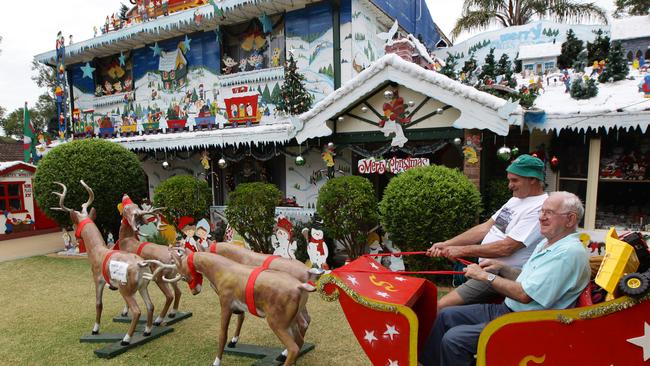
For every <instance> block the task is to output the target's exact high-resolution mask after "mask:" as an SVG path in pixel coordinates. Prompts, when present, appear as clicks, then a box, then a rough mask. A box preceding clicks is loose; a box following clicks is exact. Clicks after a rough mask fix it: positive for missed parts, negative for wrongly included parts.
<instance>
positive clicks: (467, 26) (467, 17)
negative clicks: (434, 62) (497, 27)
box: [451, 10, 507, 39]
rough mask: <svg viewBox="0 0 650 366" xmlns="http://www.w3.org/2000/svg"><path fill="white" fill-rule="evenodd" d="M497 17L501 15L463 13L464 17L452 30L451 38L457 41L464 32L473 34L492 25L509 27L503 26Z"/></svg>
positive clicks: (459, 19) (457, 21) (480, 12)
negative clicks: (499, 24) (472, 32)
mask: <svg viewBox="0 0 650 366" xmlns="http://www.w3.org/2000/svg"><path fill="white" fill-rule="evenodd" d="M497 16H499V15H498V14H496V13H495V12H493V11H487V10H484V11H470V12H468V13H463V15H462V16H461V17H460V18H458V20H456V24H455V25H454V28H453V29H452V30H451V37H452V39H455V38H456V37H458V36H459V35H460V34H461V33H462V32H464V31H467V32H471V31H473V30H480V29H485V28H487V27H489V26H490V25H493V24H497V23H501V24H502V25H504V26H507V24H503V23H502V22H501V21H500V20H498V18H497Z"/></svg>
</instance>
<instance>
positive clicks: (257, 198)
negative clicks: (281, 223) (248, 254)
mask: <svg viewBox="0 0 650 366" xmlns="http://www.w3.org/2000/svg"><path fill="white" fill-rule="evenodd" d="M228 198H229V202H228V207H226V219H227V220H228V223H229V224H230V226H231V227H233V228H234V229H235V230H237V232H238V233H239V234H241V235H242V236H243V237H244V239H245V240H246V242H247V243H248V244H249V245H250V246H251V248H252V249H253V250H254V251H256V252H258V253H271V252H272V251H273V247H272V245H271V235H273V228H274V227H275V207H276V206H277V205H278V204H280V200H281V199H282V192H280V190H279V189H278V188H277V187H276V186H274V185H273V184H270V183H261V182H255V183H242V184H239V185H238V186H237V187H236V188H235V190H234V191H232V192H230V194H229V197H228Z"/></svg>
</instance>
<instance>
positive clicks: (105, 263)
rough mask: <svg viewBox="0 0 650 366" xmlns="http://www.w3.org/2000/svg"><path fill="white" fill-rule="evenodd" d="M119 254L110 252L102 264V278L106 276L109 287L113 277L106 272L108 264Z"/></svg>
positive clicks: (114, 251)
mask: <svg viewBox="0 0 650 366" xmlns="http://www.w3.org/2000/svg"><path fill="white" fill-rule="evenodd" d="M84 221H85V220H84ZM117 252H118V251H117V250H109V251H108V253H107V254H106V257H104V261H103V262H102V276H104V281H106V283H108V284H109V285H110V284H111V277H110V276H109V275H108V271H106V265H107V264H108V261H109V260H111V256H113V254H115V253H117Z"/></svg>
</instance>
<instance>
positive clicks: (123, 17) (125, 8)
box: [119, 3, 129, 22]
mask: <svg viewBox="0 0 650 366" xmlns="http://www.w3.org/2000/svg"><path fill="white" fill-rule="evenodd" d="M128 12H129V7H128V6H126V5H124V4H122V3H120V11H119V14H120V15H119V17H120V20H121V21H123V22H126V21H127V16H126V13H128Z"/></svg>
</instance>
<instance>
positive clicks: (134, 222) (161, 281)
mask: <svg viewBox="0 0 650 366" xmlns="http://www.w3.org/2000/svg"><path fill="white" fill-rule="evenodd" d="M160 210H161V209H160V208H158V209H153V208H149V209H148V210H142V209H140V208H139V207H138V205H136V204H134V203H133V201H131V198H129V196H128V195H126V194H125V195H124V196H123V197H122V224H121V225H120V234H119V241H118V243H119V249H120V250H124V251H126V252H129V253H135V254H137V255H138V256H140V257H142V258H144V259H146V260H151V261H154V260H155V262H151V263H158V262H161V263H166V264H173V263H174V261H173V260H172V257H171V255H170V254H169V248H167V247H164V246H162V245H156V244H153V243H149V242H141V241H140V240H139V236H142V234H141V233H140V232H139V230H138V228H139V225H140V223H142V222H147V221H148V220H147V217H148V216H151V217H153V218H154V219H155V220H156V221H157V222H158V224H159V223H160V221H159V220H158V216H157V213H158V211H160ZM134 228H135V229H134ZM154 268H156V269H157V268H161V272H159V273H160V274H159V275H156V276H155V277H153V281H154V282H155V283H156V285H157V286H158V288H160V291H162V293H163V294H164V295H165V305H164V306H163V308H162V311H161V312H160V315H158V317H156V320H154V322H153V324H154V325H156V326H158V325H160V324H162V322H163V320H164V319H165V315H167V312H168V311H169V307H170V306H171V305H172V301H173V302H174V306H173V307H172V310H171V312H169V317H170V318H174V317H175V316H176V312H177V311H178V304H179V302H180V300H181V290H180V289H179V288H178V284H177V283H176V282H172V283H171V287H172V288H170V287H169V285H170V284H168V281H166V280H165V277H167V276H173V275H175V274H176V270H175V268H171V269H170V268H163V267H160V266H158V265H157V264H154ZM172 289H173V291H172ZM127 310H128V309H127V308H126V307H125V308H124V311H123V312H122V314H123V315H126V313H127Z"/></svg>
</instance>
